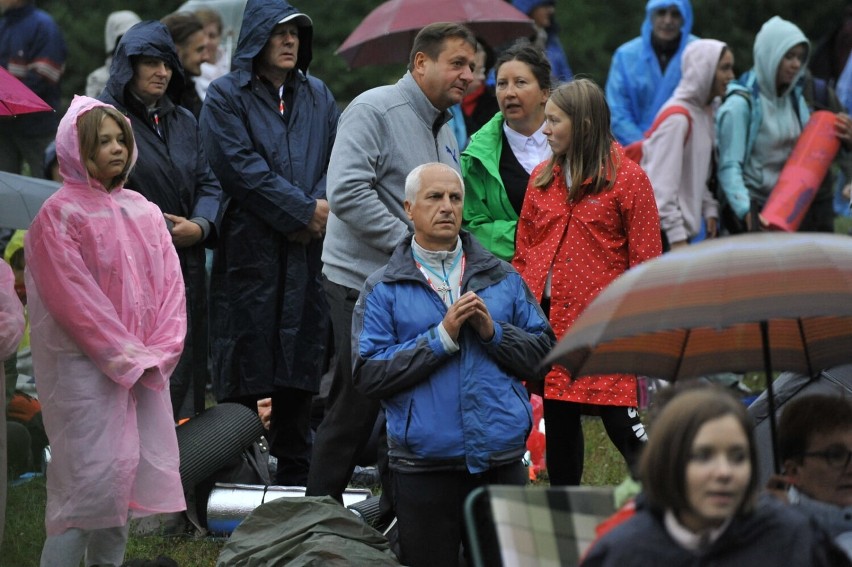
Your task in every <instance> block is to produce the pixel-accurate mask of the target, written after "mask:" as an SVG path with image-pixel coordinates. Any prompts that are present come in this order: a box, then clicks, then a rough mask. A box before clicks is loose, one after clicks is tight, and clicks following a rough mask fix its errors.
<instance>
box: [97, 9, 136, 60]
mask: <svg viewBox="0 0 852 567" xmlns="http://www.w3.org/2000/svg"><path fill="white" fill-rule="evenodd" d="M141 21H142V20H141V19H140V18H139V16H137V15H136V12H131V11H130V10H119V11H118V12H113V13H112V14H110V15H109V16H107V20H106V26H105V28H104V49H105V50H106V54H107V55H112V53H113V51H115V48H116V46H117V45H118V41H119V40H120V39H121V36H123V35H124V34H125V33H127V30H129V29H130V28H132V27H133V26H135V25H136V24H138V23H139V22H141Z"/></svg>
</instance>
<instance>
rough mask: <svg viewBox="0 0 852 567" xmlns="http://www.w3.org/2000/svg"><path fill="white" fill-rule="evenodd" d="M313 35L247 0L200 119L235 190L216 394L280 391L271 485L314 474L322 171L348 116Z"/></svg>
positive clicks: (218, 268)
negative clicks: (321, 68) (320, 63)
mask: <svg viewBox="0 0 852 567" xmlns="http://www.w3.org/2000/svg"><path fill="white" fill-rule="evenodd" d="M312 38H313V23H312V22H311V19H310V18H309V17H308V16H306V15H305V14H302V13H300V12H299V11H298V10H296V9H295V8H294V7H293V6H291V5H290V4H288V3H286V2H284V0H249V1H248V3H247V4H246V8H245V13H244V15H243V23H242V28H241V30H240V37H239V41H238V43H237V50H236V52H235V54H234V64H233V71H231V72H230V73H229V74H227V75H225V76H224V77H220V78H219V79H216V80H215V81H214V82H213V83H212V84H211V85H210V87H209V88H208V90H207V97H206V98H205V99H204V106H203V107H202V109H201V120H200V121H201V131H202V138H203V140H204V148H205V150H206V151H207V156H208V157H209V159H210V163H211V165H212V166H213V171H214V172H215V173H216V176H217V177H218V178H219V181H220V182H221V183H222V190H223V191H224V193H225V195H226V196H227V199H226V204H225V205H224V207H225V209H224V213H223V219H222V228H221V232H220V235H219V245H218V247H217V249H216V251H215V255H214V258H213V272H212V275H211V283H210V303H211V306H210V312H211V316H210V318H211V326H210V329H211V346H212V353H213V388H214V393H215V395H216V399H217V400H219V401H220V402H223V401H231V402H238V403H242V404H244V405H246V406H248V407H251V408H253V409H254V410H255V411H256V410H257V406H256V403H257V400H259V399H262V398H267V397H271V398H272V419H271V423H270V453H271V454H272V455H274V456H275V457H277V458H278V470H277V472H276V476H275V482H276V483H277V484H285V485H291V486H305V484H306V481H307V475H308V466H309V463H310V454H311V434H310V408H311V397H312V395H313V394H314V393H315V392H317V390H318V389H319V380H320V375H321V372H322V364H323V361H324V358H325V346H326V336H327V329H328V324H329V311H328V302H327V301H326V297H325V293H324V292H323V289H322V273H321V270H322V262H321V256H322V247H323V237H324V235H325V227H326V220H327V219H328V210H329V209H328V201H327V200H326V170H327V168H328V160H329V157H330V155H331V148H332V145H333V144H334V140H335V137H336V134H337V120H338V118H339V116H340V113H339V111H338V109H337V104H336V103H335V101H334V97H333V96H332V94H331V91H330V90H329V89H328V87H326V85H325V84H324V83H323V82H322V81H320V80H319V79H317V78H316V77H313V76H311V75H309V74H308V66H309V65H310V63H311V56H312V45H311V42H312Z"/></svg>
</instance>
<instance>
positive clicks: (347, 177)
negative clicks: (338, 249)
mask: <svg viewBox="0 0 852 567" xmlns="http://www.w3.org/2000/svg"><path fill="white" fill-rule="evenodd" d="M390 138H391V136H390V133H389V132H388V130H387V128H386V127H385V126H384V116H383V115H382V114H381V112H380V111H379V110H378V109H376V108H374V107H372V106H370V105H368V104H365V103H355V104H352V105H350V106H349V107H348V108H347V109H346V112H344V113H343V115H342V116H341V117H340V125H339V126H338V128H337V142H336V143H335V145H334V152H333V153H332V159H331V162H330V164H329V186H328V204H329V207H330V208H331V212H332V213H334V215H335V216H336V217H338V218H339V219H340V220H342V221H343V222H345V223H346V225H347V228H348V229H349V230H350V231H351V232H352V233H353V234H356V235H357V236H358V239H359V240H360V241H361V243H362V244H363V245H365V246H368V247H371V248H374V249H376V250H383V251H384V252H386V253H387V254H390V253H392V252H393V251H394V249H395V248H396V244H397V243H398V242H399V241H400V240H402V239H403V238H405V237H406V236H407V235H408V233H409V230H408V225H407V224H405V223H404V222H403V221H402V220H400V219H399V218H397V217H396V215H394V214H393V213H391V212H390V210H388V208H387V206H385V204H384V203H383V202H382V201H381V199H379V194H378V192H377V191H376V189H375V186H376V183H377V180H378V168H379V167H380V163H379V162H380V161H382V159H386V156H385V157H383V148H384V146H385V143H386V141H389V140H390ZM399 190H400V191H402V187H400V188H399Z"/></svg>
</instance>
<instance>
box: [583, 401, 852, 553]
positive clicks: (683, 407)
mask: <svg viewBox="0 0 852 567" xmlns="http://www.w3.org/2000/svg"><path fill="white" fill-rule="evenodd" d="M640 474H641V478H642V483H643V487H644V493H643V495H641V496H640V497H639V498H638V500H637V512H636V514H635V515H634V516H633V517H632V518H630V519H629V520H627V521H626V522H624V523H623V524H621V525H620V526H618V527H616V528H615V529H613V530H612V531H611V532H609V533H608V534H606V535H605V536H604V537H603V538H601V539H600V540H599V541H598V542H597V543H595V544H594V545H593V546H592V548H591V550H590V551H589V554H588V555H587V557H586V558H585V560H584V561H583V566H584V567H598V566H600V567H610V566H612V567H615V566H617V567H632V566H637V567H638V566H645V565H652V564H653V565H666V566H667V567H679V566H687V565H718V566H720V567H728V566H730V567H734V566H737V567H739V566H741V565H749V566H758V567H759V566H767V567H768V566H776V565H784V566H785V567H798V566H801V567H805V566H807V567H821V566H828V565H831V566H835V567H841V566H844V565H850V563H849V560H848V559H847V558H846V556H845V555H844V554H843V553H842V552H841V551H840V550H838V549H837V548H836V547H834V545H833V544H832V542H831V541H830V539H829V538H828V536H827V535H826V534H824V533H823V532H821V531H820V530H819V529H818V528H816V527H815V524H813V523H811V522H809V521H808V520H807V519H806V518H805V517H804V516H803V515H800V514H798V513H797V512H795V511H794V510H793V509H792V508H790V507H787V506H785V505H784V504H781V503H779V502H777V501H775V499H773V498H771V497H768V496H766V497H763V498H761V499H759V500H758V498H757V489H758V486H757V482H758V474H757V454H756V449H755V444H754V432H753V426H752V423H751V419H750V418H749V417H748V414H747V412H746V409H745V407H744V406H743V404H742V403H741V402H740V401H739V400H737V399H735V398H734V397H733V396H732V395H730V394H729V393H727V392H725V391H723V390H721V389H717V388H715V387H703V388H692V389H689V390H686V391H683V392H681V393H679V394H677V395H676V396H674V398H672V399H671V401H669V402H668V403H667V404H666V405H665V406H664V407H663V408H662V409H661V411H660V413H659V416H658V417H657V418H656V419H655V420H654V421H653V423H652V428H651V430H650V433H649V440H648V444H647V446H646V447H645V451H644V454H643V455H642V461H641V465H640Z"/></svg>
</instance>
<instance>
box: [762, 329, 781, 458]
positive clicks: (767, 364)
mask: <svg viewBox="0 0 852 567" xmlns="http://www.w3.org/2000/svg"><path fill="white" fill-rule="evenodd" d="M760 337H761V339H762V341H761V342H762V343H763V371H764V373H765V374H766V396H767V401H768V402H769V438H770V441H771V448H772V472H774V473H775V474H779V473H780V472H781V468H780V467H779V466H778V434H777V433H776V432H775V392H774V391H773V390H774V389H773V387H772V359H771V357H770V355H769V322H768V321H761V322H760Z"/></svg>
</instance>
